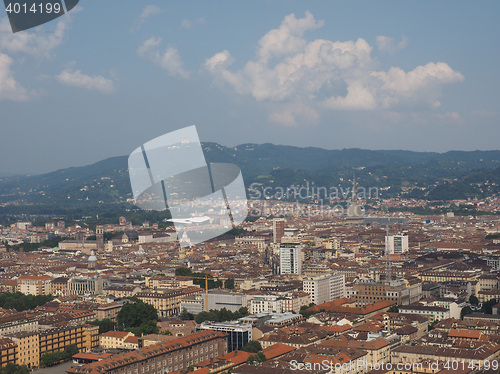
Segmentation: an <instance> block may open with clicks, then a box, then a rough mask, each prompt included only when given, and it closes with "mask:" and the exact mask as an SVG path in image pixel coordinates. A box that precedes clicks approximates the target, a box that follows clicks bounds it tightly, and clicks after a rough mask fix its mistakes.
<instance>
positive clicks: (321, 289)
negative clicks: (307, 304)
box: [303, 273, 346, 305]
mask: <svg viewBox="0 0 500 374" xmlns="http://www.w3.org/2000/svg"><path fill="white" fill-rule="evenodd" d="M303 288H304V292H307V293H308V294H309V295H311V302H313V303H314V304H316V305H317V304H322V303H326V302H328V301H332V300H335V299H340V298H343V297H345V296H346V290H345V275H344V274H342V273H333V274H328V275H323V276H319V277H312V278H304V280H303Z"/></svg>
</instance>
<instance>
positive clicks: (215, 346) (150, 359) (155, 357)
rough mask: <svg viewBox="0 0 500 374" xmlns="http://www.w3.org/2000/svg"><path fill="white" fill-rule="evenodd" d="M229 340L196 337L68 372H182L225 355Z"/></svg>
mask: <svg viewBox="0 0 500 374" xmlns="http://www.w3.org/2000/svg"><path fill="white" fill-rule="evenodd" d="M227 352H228V348H227V337H226V335H225V334H223V333H221V332H217V331H200V332H197V333H195V334H193V335H189V336H186V337H182V338H178V339H174V340H171V341H169V342H164V343H159V344H155V345H153V346H148V347H143V348H139V349H138V350H134V351H131V352H127V353H122V354H117V355H113V356H111V357H109V358H105V359H102V360H100V361H97V362H93V363H90V364H87V365H84V366H75V367H72V368H71V369H69V370H67V373H69V374H87V373H93V374H124V373H126V374H128V373H143V372H144V373H150V374H155V373H156V374H159V373H170V372H182V371H185V370H187V369H188V368H189V366H192V365H195V364H196V363H198V362H200V361H203V360H209V359H213V358H216V357H218V356H222V355H225V354H226V353H227Z"/></svg>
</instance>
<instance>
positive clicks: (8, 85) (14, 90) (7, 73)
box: [0, 53, 30, 101]
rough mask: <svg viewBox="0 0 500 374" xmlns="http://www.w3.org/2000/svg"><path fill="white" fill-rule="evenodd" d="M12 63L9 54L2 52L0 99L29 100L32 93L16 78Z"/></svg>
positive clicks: (0, 60) (0, 62) (0, 58)
mask: <svg viewBox="0 0 500 374" xmlns="http://www.w3.org/2000/svg"><path fill="white" fill-rule="evenodd" d="M12 63H13V61H12V59H11V58H10V57H9V56H7V55H6V54H3V53H0V100H14V101H26V100H29V98H30V94H29V93H28V92H27V91H26V89H25V88H24V87H22V86H21V85H20V84H19V83H18V82H17V81H16V80H15V79H14V76H13V73H12V71H11V69H10V67H11V65H12Z"/></svg>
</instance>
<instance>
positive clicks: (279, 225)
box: [273, 218, 285, 244]
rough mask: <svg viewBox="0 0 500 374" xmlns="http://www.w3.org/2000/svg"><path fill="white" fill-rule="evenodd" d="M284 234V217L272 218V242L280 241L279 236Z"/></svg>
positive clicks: (277, 242)
mask: <svg viewBox="0 0 500 374" xmlns="http://www.w3.org/2000/svg"><path fill="white" fill-rule="evenodd" d="M284 235H285V219H284V218H274V219H273V243H276V244H279V243H281V238H282V237H283V236H284Z"/></svg>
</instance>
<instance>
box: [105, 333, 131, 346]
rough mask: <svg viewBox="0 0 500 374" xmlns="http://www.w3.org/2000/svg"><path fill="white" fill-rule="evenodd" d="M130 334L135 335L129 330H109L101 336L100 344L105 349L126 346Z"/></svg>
mask: <svg viewBox="0 0 500 374" xmlns="http://www.w3.org/2000/svg"><path fill="white" fill-rule="evenodd" d="M130 336H135V335H134V334H133V333H131V332H128V331H108V332H106V333H104V334H101V336H99V346H100V347H101V348H105V349H111V348H125V346H126V345H127V344H126V343H125V340H126V339H127V338H128V337H130Z"/></svg>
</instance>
